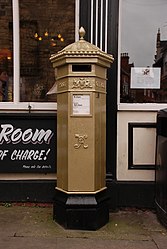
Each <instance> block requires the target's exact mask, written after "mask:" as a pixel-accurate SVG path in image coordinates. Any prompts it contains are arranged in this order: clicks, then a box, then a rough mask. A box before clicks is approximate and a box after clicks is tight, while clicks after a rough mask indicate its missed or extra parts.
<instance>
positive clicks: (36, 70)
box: [0, 0, 167, 209]
mask: <svg viewBox="0 0 167 249" xmlns="http://www.w3.org/2000/svg"><path fill="white" fill-rule="evenodd" d="M166 11H167V3H166V0H152V1H149V0H72V1H71V0H66V1H64V0H54V1H52V0H47V1H38V0H36V1H34V0H29V1H18V0H13V1H12V0H2V1H1V3H0V16H1V18H0V24H1V25H0V27H1V28H0V73H1V74H4V73H3V72H5V74H6V76H4V77H6V78H2V79H0V83H1V84H0V87H1V89H0V94H1V96H0V100H1V102H0V114H1V116H0V122H1V131H0V132H1V133H0V135H1V140H0V143H1V149H0V156H1V158H0V159H1V165H2V166H1V169H0V185H1V191H0V201H38V202H41V201H42V202H52V201H53V198H54V188H55V186H56V153H55V151H56V143H55V141H56V136H57V135H58V134H56V110H57V103H56V94H55V90H54V89H55V78H56V75H55V74H54V70H53V68H52V65H51V63H50V61H49V58H50V56H51V54H54V53H57V52H58V51H59V50H61V49H62V48H64V47H65V46H67V45H68V44H70V43H72V42H74V41H76V40H78V39H79V38H78V29H79V27H80V26H83V27H84V28H85V30H86V36H85V39H86V40H87V41H89V42H91V43H93V44H95V45H96V46H98V47H100V48H101V49H102V50H103V51H105V52H107V53H109V54H112V55H113V57H114V63H113V66H112V67H111V68H110V69H108V77H107V78H108V79H107V99H106V101H107V105H106V110H107V126H106V131H107V137H106V138H107V142H106V148H107V151H106V184H107V187H108V191H109V195H110V207H111V208H113V209H115V208H117V207H121V206H135V207H154V192H155V191H154V189H155V150H156V117H157V111H158V110H160V109H163V108H166V106H167V104H166V103H167V97H166V96H167V95H166V72H167V67H166V64H167V60H166V51H167V50H166V41H167V20H166ZM148 16H149V18H148ZM1 76H2V75H1ZM26 119H27V122H26V121H25V120H26ZM47 120H49V122H50V126H49V125H48V122H47ZM50 127H51V128H50ZM5 129H6V130H5ZM42 132H43V133H42ZM41 133H42V134H43V135H42V138H41V137H40V134H41ZM49 135H50V140H49V139H47V138H48V137H49ZM35 139H36V140H35ZM40 139H41V140H40ZM52 148H54V149H52Z"/></svg>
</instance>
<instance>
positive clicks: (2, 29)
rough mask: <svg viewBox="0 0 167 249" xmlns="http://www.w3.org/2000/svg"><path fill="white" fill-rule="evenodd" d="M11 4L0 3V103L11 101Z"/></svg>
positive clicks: (7, 2) (8, 2)
mask: <svg viewBox="0 0 167 249" xmlns="http://www.w3.org/2000/svg"><path fill="white" fill-rule="evenodd" d="M12 32H13V31H12V2H11V1H0V101H3V102H4V101H5V102H6V101H12V100H13V90H12V87H13V60H12V57H13V45H12V43H13V33H12Z"/></svg>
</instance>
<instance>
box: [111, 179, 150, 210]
mask: <svg viewBox="0 0 167 249" xmlns="http://www.w3.org/2000/svg"><path fill="white" fill-rule="evenodd" d="M107 187H108V191H109V196H110V202H109V207H110V209H111V210H115V209H119V208H120V207H136V208H149V209H153V208H155V182H154V181H149V182H148V181H107Z"/></svg>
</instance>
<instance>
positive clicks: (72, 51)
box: [50, 27, 114, 67]
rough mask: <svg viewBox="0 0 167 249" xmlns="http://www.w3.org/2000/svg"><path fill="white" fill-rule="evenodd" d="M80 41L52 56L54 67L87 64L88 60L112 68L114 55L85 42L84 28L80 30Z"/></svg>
mask: <svg viewBox="0 0 167 249" xmlns="http://www.w3.org/2000/svg"><path fill="white" fill-rule="evenodd" d="M79 35H80V40H79V41H77V42H74V43H72V44H70V45H68V46H66V47H65V48H64V49H62V50H61V51H59V52H58V53H57V54H53V55H51V58H50V60H51V62H52V63H53V66H54V67H57V66H60V65H63V64H66V63H72V62H77V60H78V58H79V60H80V61H79V62H81V59H82V62H85V61H86V60H87V61H89V62H92V63H97V64H101V65H103V66H104V67H110V65H111V63H112V62H113V61H114V58H113V56H112V55H110V54H107V53H105V52H103V51H102V50H101V49H100V48H98V47H96V46H95V45H93V44H91V43H89V42H87V41H85V40H84V35H85V30H84V28H83V27H81V28H80V30H79Z"/></svg>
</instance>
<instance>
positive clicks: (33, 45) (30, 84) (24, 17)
mask: <svg viewBox="0 0 167 249" xmlns="http://www.w3.org/2000/svg"><path fill="white" fill-rule="evenodd" d="M19 9H20V49H21V51H20V60H21V65H20V76H21V80H20V100H21V101H56V96H55V94H53V95H48V94H47V93H48V92H49V90H50V89H51V88H52V87H53V85H54V83H55V75H54V70H53V67H52V64H51V62H50V61H49V58H50V55H51V54H53V53H56V52H58V51H59V50H61V49H62V48H63V47H65V46H67V45H68V44H70V43H72V42H74V39H75V34H74V32H75V27H74V25H75V24H74V18H75V1H74V0H54V1H53V0H29V1H27V0H22V1H19ZM51 92H53V91H51Z"/></svg>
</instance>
